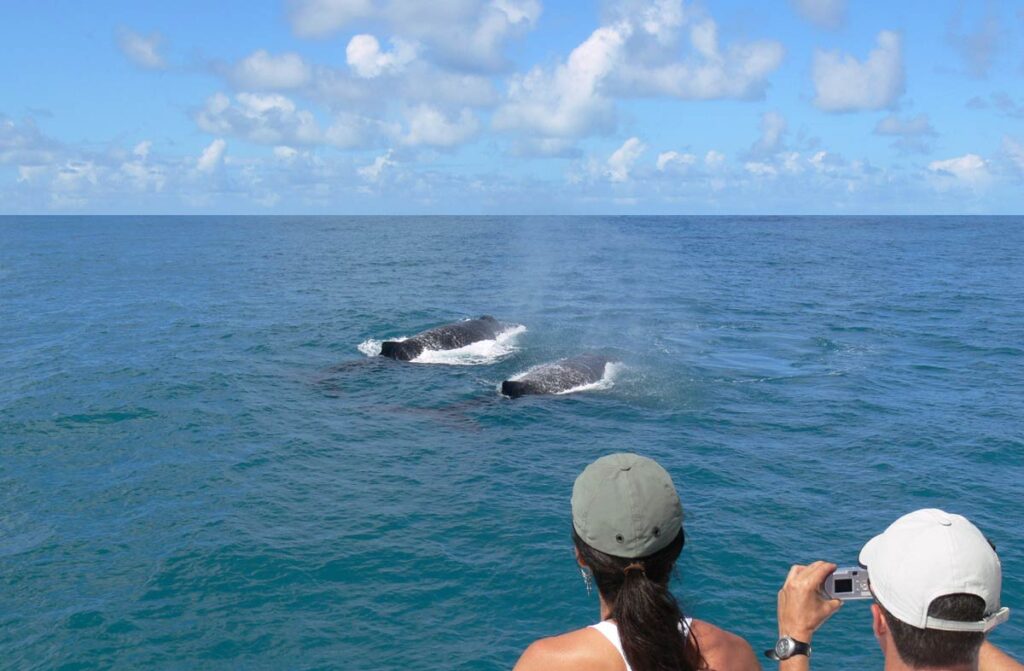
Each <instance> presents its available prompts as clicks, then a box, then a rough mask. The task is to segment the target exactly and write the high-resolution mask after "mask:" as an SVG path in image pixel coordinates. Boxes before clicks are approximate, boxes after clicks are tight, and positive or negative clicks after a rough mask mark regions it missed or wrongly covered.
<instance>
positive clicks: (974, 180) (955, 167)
mask: <svg viewBox="0 0 1024 671" xmlns="http://www.w3.org/2000/svg"><path fill="white" fill-rule="evenodd" d="M928 170H930V171H931V172H932V173H934V174H935V175H936V176H937V177H938V178H939V181H937V182H936V186H938V187H939V188H948V187H950V186H953V185H956V186H966V187H970V188H972V189H982V188H984V187H986V186H988V184H989V183H990V182H991V180H992V176H991V174H990V173H989V170H988V162H987V161H985V159H983V158H982V157H981V156H978V155H977V154H964V155H963V156H958V157H956V158H948V159H944V160H941V161H932V162H931V163H929V164H928Z"/></svg>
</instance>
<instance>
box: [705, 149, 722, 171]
mask: <svg viewBox="0 0 1024 671" xmlns="http://www.w3.org/2000/svg"><path fill="white" fill-rule="evenodd" d="M724 164H725V154H723V153H722V152H720V151H716V150H714V149H709V150H708V153H707V154H705V155H704V165H706V166H707V167H708V168H710V169H712V170H715V169H717V168H720V167H721V166H723V165H724Z"/></svg>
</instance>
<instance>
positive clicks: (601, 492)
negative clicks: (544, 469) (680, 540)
mask: <svg viewBox="0 0 1024 671" xmlns="http://www.w3.org/2000/svg"><path fill="white" fill-rule="evenodd" d="M572 525H573V528H574V529H576V533H577V534H579V537H580V538H582V539H583V542H584V543H586V544H587V545H589V546H590V547H592V548H594V549H595V550H599V551H601V552H604V553H605V554H610V555H612V556H615V557H627V558H630V559H634V558H637V557H646V556H648V555H652V554H654V553H655V552H657V551H658V550H661V549H662V548H664V547H666V546H667V545H668V544H669V543H671V542H672V541H673V540H674V539H675V537H676V535H677V534H678V533H679V530H680V529H681V528H682V526H683V507H682V505H681V504H680V503H679V495H678V494H676V488H675V486H674V485H673V484H672V477H671V476H670V475H669V474H668V472H667V471H666V470H665V469H664V468H662V467H661V466H659V465H658V463H657V462H655V461H654V460H652V459H648V458H647V457H641V456H640V455H638V454H629V453H625V452H621V453H618V454H609V455H608V456H605V457H601V458H600V459H598V460H597V461H595V462H594V463H592V464H590V465H589V466H587V467H586V468H585V469H584V470H583V472H582V473H580V475H579V477H577V478H576V483H575V484H574V485H573V487H572Z"/></svg>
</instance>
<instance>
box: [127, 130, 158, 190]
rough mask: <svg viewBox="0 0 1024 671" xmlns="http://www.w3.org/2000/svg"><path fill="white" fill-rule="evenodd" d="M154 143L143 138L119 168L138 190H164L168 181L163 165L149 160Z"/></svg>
mask: <svg viewBox="0 0 1024 671" xmlns="http://www.w3.org/2000/svg"><path fill="white" fill-rule="evenodd" d="M152 148H153V143H152V142H151V141H149V140H143V141H142V142H139V143H138V144H136V145H135V147H134V148H133V149H132V153H131V158H130V159H129V160H126V161H124V162H123V163H121V166H120V168H119V170H120V172H121V175H122V176H123V177H124V179H125V180H127V181H128V182H130V183H131V185H132V186H134V187H135V190H136V191H149V190H153V191H162V190H163V188H164V185H165V184H166V183H167V173H166V171H165V169H164V167H163V166H161V165H151V164H150V163H149V161H148V160H147V159H148V158H149V153H150V151H151V150H152Z"/></svg>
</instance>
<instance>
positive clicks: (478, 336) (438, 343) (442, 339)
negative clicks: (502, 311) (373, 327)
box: [380, 315, 501, 361]
mask: <svg viewBox="0 0 1024 671" xmlns="http://www.w3.org/2000/svg"><path fill="white" fill-rule="evenodd" d="M500 332H501V322H499V321H498V320H497V319H495V318H494V317H491V316H489V315H485V316H483V317H480V318H478V319H467V320H466V321H461V322H455V323H453V324H445V325H443V326H438V327H435V328H432V329H429V330H427V331H423V332H422V333H418V334H416V335H414V336H413V337H411V338H408V339H406V340H401V341H396V340H387V341H385V342H383V343H381V347H380V355H381V356H386V357H390V358H392V359H398V360H399V361H412V360H413V359H415V358H416V357H418V356H419V355H420V354H422V353H423V351H424V350H448V349H458V348H460V347H465V346H466V345H472V344H473V343H475V342H479V341H481V340H491V339H493V338H495V337H497V335H498V333H500Z"/></svg>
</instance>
